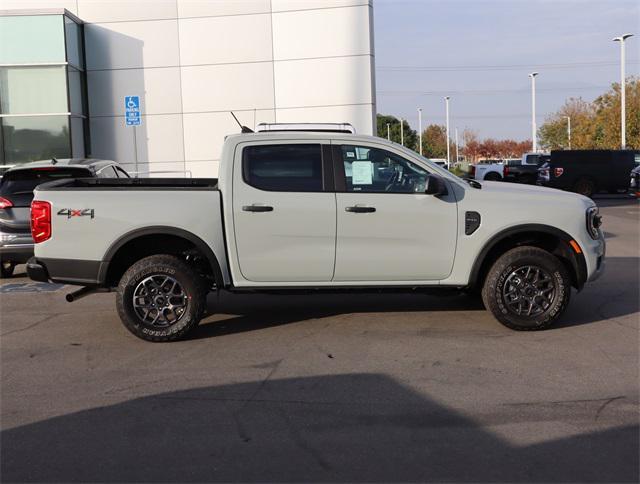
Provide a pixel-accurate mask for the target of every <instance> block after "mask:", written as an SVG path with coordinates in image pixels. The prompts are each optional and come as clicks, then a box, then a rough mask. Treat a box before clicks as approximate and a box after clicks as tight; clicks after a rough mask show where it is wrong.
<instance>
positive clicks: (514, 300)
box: [502, 265, 556, 318]
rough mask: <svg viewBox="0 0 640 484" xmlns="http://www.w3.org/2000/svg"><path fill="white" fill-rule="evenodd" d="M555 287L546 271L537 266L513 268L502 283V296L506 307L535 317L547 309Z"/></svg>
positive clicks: (520, 314) (519, 314)
mask: <svg viewBox="0 0 640 484" xmlns="http://www.w3.org/2000/svg"><path fill="white" fill-rule="evenodd" d="M555 291H556V287H555V284H554V280H553V278H552V277H551V276H550V274H549V273H547V271H546V270H545V269H543V268H541V267H538V266H532V265H528V266H521V267H518V268H517V269H515V270H513V271H512V272H511V273H510V274H509V276H508V277H507V280H506V281H505V283H504V286H503V290H502V297H503V301H504V303H505V305H506V306H507V309H508V310H509V311H511V312H513V313H514V314H516V315H518V316H521V317H527V318H529V317H535V316H537V315H539V314H542V313H543V312H544V311H546V310H547V309H549V307H550V306H551V304H552V303H553V299H554V297H555Z"/></svg>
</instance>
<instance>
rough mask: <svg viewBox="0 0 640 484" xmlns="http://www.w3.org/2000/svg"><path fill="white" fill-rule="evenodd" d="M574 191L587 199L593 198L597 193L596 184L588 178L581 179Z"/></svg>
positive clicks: (574, 186) (575, 185)
mask: <svg viewBox="0 0 640 484" xmlns="http://www.w3.org/2000/svg"><path fill="white" fill-rule="evenodd" d="M573 191H574V192H575V193H578V194H580V195H584V196H585V197H589V198H591V197H592V196H593V194H594V193H595V191H596V184H595V183H594V181H593V180H590V179H588V178H580V179H579V180H578V181H577V182H576V183H575V184H574V185H573Z"/></svg>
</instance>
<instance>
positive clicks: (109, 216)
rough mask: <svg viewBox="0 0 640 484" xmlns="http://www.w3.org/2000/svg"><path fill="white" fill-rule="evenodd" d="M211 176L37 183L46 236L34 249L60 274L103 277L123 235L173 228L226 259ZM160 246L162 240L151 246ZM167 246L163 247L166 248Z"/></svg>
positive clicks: (78, 279) (79, 279)
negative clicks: (46, 214) (46, 208)
mask: <svg viewBox="0 0 640 484" xmlns="http://www.w3.org/2000/svg"><path fill="white" fill-rule="evenodd" d="M217 187H218V180H217V179H215V178H131V179H113V178H79V179H63V180H56V181H54V182H50V183H45V184H43V185H39V186H38V187H37V188H36V190H35V196H34V200H39V201H46V202H48V203H49V204H50V207H51V237H50V238H49V239H48V240H45V241H43V242H41V243H38V244H37V246H36V257H37V258H38V259H39V260H41V261H42V262H43V263H44V264H45V265H46V266H47V267H48V268H49V271H50V273H51V276H52V277H51V279H53V280H56V281H59V282H70V283H76V284H77V283H82V284H84V285H95V284H102V283H103V282H104V276H105V274H104V267H106V266H107V265H108V263H109V261H110V260H111V258H112V257H114V254H115V253H116V252H117V251H118V250H119V249H120V248H121V247H123V245H124V244H125V243H128V242H129V241H132V240H134V239H136V238H139V237H147V238H148V240H149V244H153V243H154V242H152V240H153V239H152V238H151V236H152V235H172V236H176V237H183V238H186V239H187V240H192V241H194V243H197V244H200V245H201V246H203V247H208V248H210V250H211V251H212V252H213V254H214V255H215V258H217V260H218V262H219V263H220V265H221V266H222V267H225V268H226V267H227V260H226V251H225V244H224V229H223V227H224V225H223V223H222V197H221V192H220V191H219V190H218V188H217ZM157 249H158V251H159V252H160V253H162V250H163V247H162V246H159V247H157ZM169 249H170V247H167V249H166V250H169Z"/></svg>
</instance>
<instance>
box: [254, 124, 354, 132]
mask: <svg viewBox="0 0 640 484" xmlns="http://www.w3.org/2000/svg"><path fill="white" fill-rule="evenodd" d="M256 131H257V132H258V133H264V132H267V131H268V132H274V131H275V132H277V131H316V132H326V133H349V134H356V130H355V128H354V127H353V126H352V125H351V123H260V124H258V126H256Z"/></svg>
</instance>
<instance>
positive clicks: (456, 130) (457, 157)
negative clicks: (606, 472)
mask: <svg viewBox="0 0 640 484" xmlns="http://www.w3.org/2000/svg"><path fill="white" fill-rule="evenodd" d="M455 133H456V163H458V161H460V157H459V156H458V127H457V126H456V128H455Z"/></svg>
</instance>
